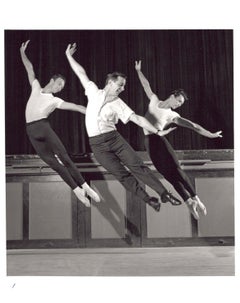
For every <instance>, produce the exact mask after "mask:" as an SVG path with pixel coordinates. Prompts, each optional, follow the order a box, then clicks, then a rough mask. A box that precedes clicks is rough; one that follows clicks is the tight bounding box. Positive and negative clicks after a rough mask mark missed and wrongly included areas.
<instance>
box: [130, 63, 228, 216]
mask: <svg viewBox="0 0 240 303" xmlns="http://www.w3.org/2000/svg"><path fill="white" fill-rule="evenodd" d="M135 69H136V71H137V74H138V77H139V80H140V82H141V84H142V86H143V88H144V91H145V93H146V95H147V97H148V98H149V100H150V103H149V106H148V111H147V113H146V115H145V117H146V119H148V121H149V122H151V123H152V124H153V125H154V126H155V127H156V128H159V129H161V130H163V129H164V128H166V127H167V126H168V125H170V124H171V123H174V124H176V125H177V126H182V127H186V128H189V129H191V130H193V131H195V132H197V133H198V134H200V135H202V136H205V137H208V138H218V137H222V131H218V132H215V133H212V132H210V131H208V130H206V129H204V128H203V127H202V126H200V125H198V124H196V123H194V122H192V121H190V120H187V119H185V118H182V117H180V115H179V114H178V113H177V112H175V111H174V109H176V108H178V107H180V106H182V105H183V103H184V102H185V100H187V99H188V97H187V95H186V93H185V92H184V90H182V89H178V90H175V91H174V92H172V93H171V95H170V96H169V97H168V98H167V99H166V100H164V101H161V100H159V98H158V97H157V95H156V94H155V93H153V91H152V89H151V87H150V84H149V81H148V80H147V79H146V77H145V76H144V74H143V73H142V71H141V61H135ZM172 109H173V110H172ZM144 134H145V146H146V149H147V151H148V153H149V156H150V158H151V160H152V162H153V164H154V166H155V167H156V169H157V170H158V171H159V173H160V174H162V175H163V177H164V178H165V179H166V180H168V181H169V182H170V183H171V184H172V185H173V187H174V188H175V190H176V191H177V192H178V193H179V195H180V196H181V197H182V199H183V201H184V202H185V203H186V205H187V206H188V208H189V210H190V212H191V213H192V215H193V216H194V218H195V219H196V220H198V219H199V213H198V211H199V212H200V213H202V214H203V215H206V214H207V210H206V207H205V205H204V204H203V203H202V202H201V201H200V199H199V197H198V196H197V194H196V191H195V188H194V186H193V185H192V184H191V182H190V180H189V178H188V176H187V175H186V173H185V172H184V170H182V169H181V167H180V165H179V162H178V159H177V155H176V153H175V151H174V149H173V148H172V146H171V144H170V143H169V141H168V140H167V138H166V137H163V136H162V137H159V136H156V135H155V134H154V133H153V132H151V131H148V130H144Z"/></svg>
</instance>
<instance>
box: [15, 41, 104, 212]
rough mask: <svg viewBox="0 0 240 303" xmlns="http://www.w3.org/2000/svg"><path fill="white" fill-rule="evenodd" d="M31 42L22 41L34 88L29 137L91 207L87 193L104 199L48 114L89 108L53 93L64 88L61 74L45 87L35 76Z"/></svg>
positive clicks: (28, 108)
mask: <svg viewBox="0 0 240 303" xmlns="http://www.w3.org/2000/svg"><path fill="white" fill-rule="evenodd" d="M29 41H30V40H28V41H26V42H24V43H22V45H21V47H20V54H21V58H22V62H23V65H24V67H25V69H26V71H27V75H28V80H29V83H30V85H31V87H32V92H31V95H30V98H29V100H28V102H27V106H26V110H25V117H26V124H27V125H26V130H27V134H28V137H29V139H30V141H31V143H32V145H33V147H34V149H35V150H36V152H37V153H38V155H39V157H40V158H41V159H42V160H43V161H44V162H46V163H47V164H48V165H49V166H50V167H51V168H52V169H53V170H55V171H56V172H57V173H58V174H59V175H60V176H61V177H62V179H63V180H64V181H65V182H66V183H67V184H68V185H69V186H70V187H71V189H72V190H73V192H74V193H75V195H76V196H77V198H78V199H79V200H80V201H81V202H82V203H84V204H85V206H87V207H89V206H90V201H89V199H88V198H87V195H88V196H89V197H91V198H92V199H93V200H95V201H96V202H100V198H99V196H98V194H97V193H96V192H95V191H94V190H93V189H92V188H91V187H90V186H89V185H88V184H87V182H86V181H85V180H84V178H83V176H82V175H81V173H80V172H79V170H78V168H77V167H76V165H75V164H74V163H73V161H72V160H71V159H70V157H69V155H68V154H67V151H66V149H65V147H64V146H63V144H62V142H61V141H60V139H59V138H58V136H57V135H56V133H55V132H54V131H53V129H52V128H51V126H50V124H49V121H48V116H49V115H50V114H51V113H52V112H53V111H54V110H55V109H56V108H59V109H63V110H71V111H77V112H80V113H83V114H85V107H83V106H81V105H77V104H74V103H70V102H65V101H63V100H62V99H60V98H57V97H55V96H54V95H53V94H56V93H58V92H60V91H61V90H62V89H63V88H64V85H65V78H64V77H63V76H62V75H60V74H58V75H54V76H53V77H52V78H51V79H50V81H49V83H48V84H47V85H46V86H44V87H43V88H42V87H41V85H40V83H39V81H38V80H37V79H36V77H35V72H34V69H33V65H32V63H31V62H30V61H29V59H28V58H27V56H26V53H25V51H26V48H27V46H28V43H29Z"/></svg>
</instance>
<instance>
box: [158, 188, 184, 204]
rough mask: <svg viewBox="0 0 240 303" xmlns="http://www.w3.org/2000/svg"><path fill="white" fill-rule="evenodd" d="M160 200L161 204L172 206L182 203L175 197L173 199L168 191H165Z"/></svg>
mask: <svg viewBox="0 0 240 303" xmlns="http://www.w3.org/2000/svg"><path fill="white" fill-rule="evenodd" d="M161 200H162V203H167V202H170V203H171V204H172V205H174V206H176V205H181V204H182V202H181V201H180V200H178V199H177V198H176V197H174V195H173V194H172V193H170V191H165V192H164V193H163V194H162V195H161Z"/></svg>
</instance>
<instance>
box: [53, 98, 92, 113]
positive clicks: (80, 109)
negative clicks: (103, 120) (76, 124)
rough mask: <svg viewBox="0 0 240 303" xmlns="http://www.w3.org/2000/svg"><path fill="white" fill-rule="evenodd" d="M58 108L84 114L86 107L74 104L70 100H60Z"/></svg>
mask: <svg viewBox="0 0 240 303" xmlns="http://www.w3.org/2000/svg"><path fill="white" fill-rule="evenodd" d="M59 109H63V110H71V111H74V112H79V113H81V114H84V115H85V114H86V107H85V106H82V105H79V104H75V103H71V102H66V101H64V102H62V104H61V105H60V107H59Z"/></svg>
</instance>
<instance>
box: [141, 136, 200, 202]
mask: <svg viewBox="0 0 240 303" xmlns="http://www.w3.org/2000/svg"><path fill="white" fill-rule="evenodd" d="M145 146H146V150H147V152H148V153H149V156H150V158H151V160H152V163H153V165H154V166H155V167H156V169H157V170H158V172H159V173H160V174H161V175H163V177H164V178H165V179H166V180H167V181H168V182H170V183H171V184H172V185H173V187H174V188H175V190H176V191H177V192H178V193H179V195H180V196H181V197H182V199H183V200H184V201H186V200H187V199H188V198H190V197H193V196H195V195H196V191H195V189H194V187H193V185H192V183H191V181H190V179H189V178H188V176H187V175H186V173H185V172H184V171H183V170H182V169H181V167H180V165H179V162H178V159H177V155H176V153H175V151H174V149H173V148H172V146H171V144H170V143H169V141H168V140H167V139H166V138H165V137H159V136H156V135H154V134H153V135H148V136H145Z"/></svg>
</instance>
